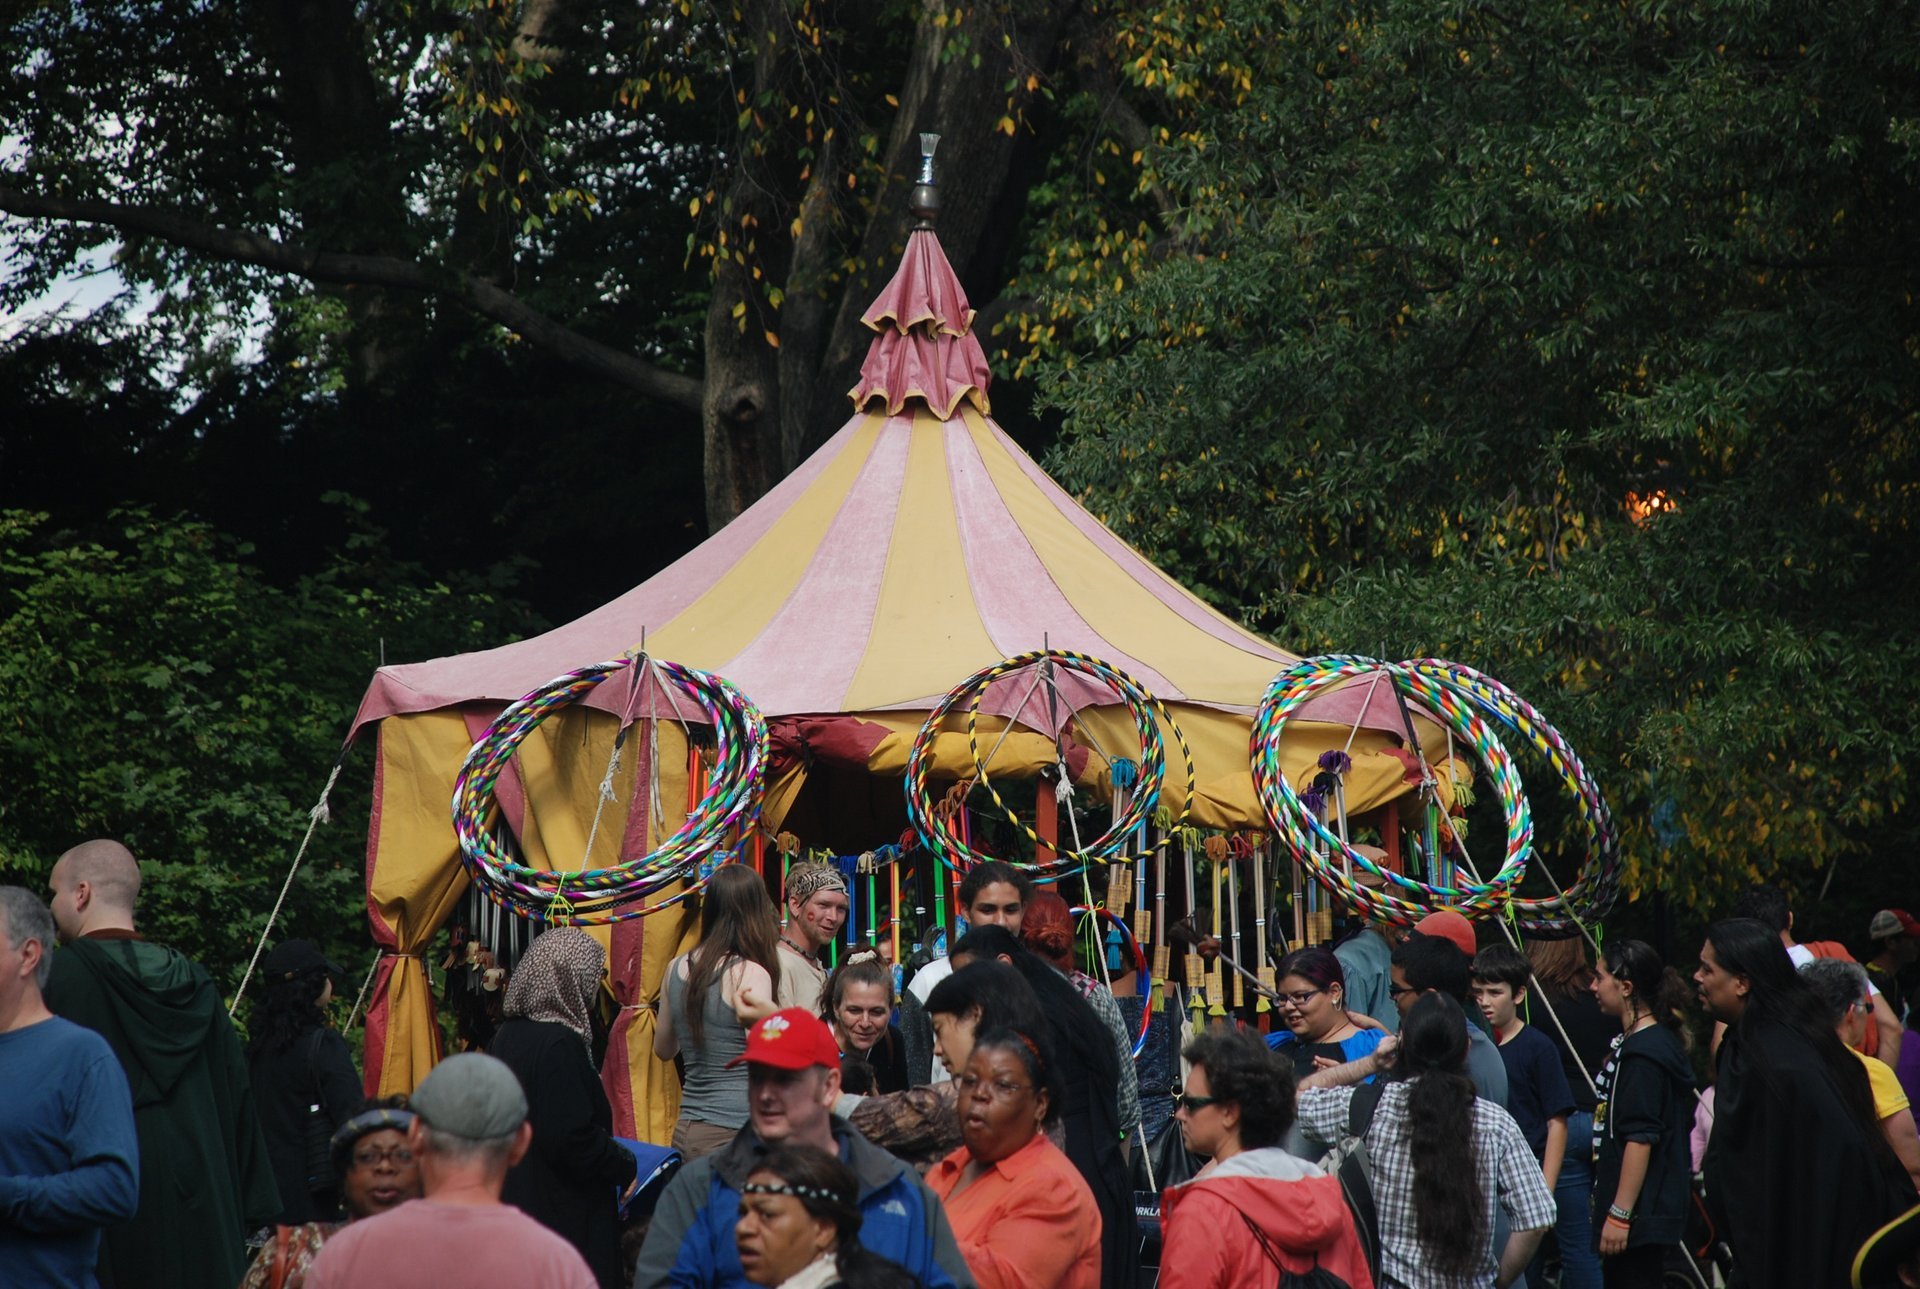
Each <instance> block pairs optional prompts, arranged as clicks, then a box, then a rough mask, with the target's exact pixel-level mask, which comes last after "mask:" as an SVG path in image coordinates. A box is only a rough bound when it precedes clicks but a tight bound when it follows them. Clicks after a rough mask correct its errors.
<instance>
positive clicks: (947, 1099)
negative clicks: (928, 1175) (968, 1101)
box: [846, 1082, 960, 1159]
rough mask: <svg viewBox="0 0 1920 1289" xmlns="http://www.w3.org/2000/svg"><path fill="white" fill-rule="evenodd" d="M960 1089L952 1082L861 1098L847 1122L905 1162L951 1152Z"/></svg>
mask: <svg viewBox="0 0 1920 1289" xmlns="http://www.w3.org/2000/svg"><path fill="white" fill-rule="evenodd" d="M958 1096H959V1089H958V1088H956V1087H955V1086H954V1085H953V1084H952V1083H951V1082H948V1083H934V1084H930V1085H926V1086H923V1087H917V1088H908V1089H907V1090H906V1091H905V1092H889V1093H885V1094H883V1095H881V1096H871V1097H863V1098H861V1099H860V1101H859V1103H858V1104H856V1105H855V1106H853V1107H852V1108H851V1110H850V1111H849V1112H848V1113H847V1115H846V1119H847V1122H848V1123H851V1124H852V1125H853V1126H854V1127H855V1128H856V1129H858V1130H859V1133H860V1135H861V1136H863V1137H865V1138H866V1139H867V1140H868V1141H870V1142H872V1143H873V1144H874V1145H876V1146H878V1147H880V1149H882V1150H885V1151H887V1152H889V1153H890V1154H893V1155H897V1156H899V1157H901V1158H904V1159H919V1158H924V1157H926V1156H928V1155H934V1154H941V1153H945V1152H946V1151H949V1150H952V1149H953V1148H954V1146H956V1145H958V1144H959V1141H960V1119H959V1115H958V1114H957V1112H956V1106H957V1104H958V1102H957V1097H958Z"/></svg>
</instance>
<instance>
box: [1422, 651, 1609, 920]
mask: <svg viewBox="0 0 1920 1289" xmlns="http://www.w3.org/2000/svg"><path fill="white" fill-rule="evenodd" d="M1404 665H1405V666H1407V667H1409V668H1411V669H1412V670H1413V671H1415V672H1417V673H1418V674H1420V675H1422V676H1426V677H1429V678H1430V679H1432V680H1434V681H1437V682H1438V683H1439V684H1441V685H1443V686H1445V687H1447V688H1448V689H1450V690H1454V691H1457V692H1458V693H1460V694H1461V695H1462V696H1464V697H1465V698H1466V699H1467V700H1468V701H1469V702H1471V703H1473V705H1474V706H1476V707H1477V708H1479V709H1480V711H1481V712H1482V713H1484V714H1485V715H1487V716H1490V717H1492V718H1493V719H1494V720H1496V721H1498V722H1500V724H1502V725H1504V726H1505V727H1506V728H1508V729H1510V730H1512V731H1513V732H1514V733H1516V734H1518V735H1520V736H1521V737H1522V738H1524V739H1526V740H1527V742H1528V743H1530V744H1531V745H1532V746H1533V747H1534V748H1535V749H1536V750H1537V751H1539V752H1540V753H1541V755H1543V756H1545V757H1546V759H1547V763H1548V764H1549V765H1550V766H1552V767H1553V771H1554V773H1555V774H1557V775H1559V776H1560V781H1561V782H1562V783H1563V784H1565V785H1566V787H1567V789H1568V790H1569V791H1570V792H1571V793H1572V794H1573V797H1574V801H1575V803H1576V807H1577V809H1578V813H1579V816H1580V823H1581V826H1582V828H1583V829H1584V830H1585V832H1586V835H1587V853H1586V856H1585V858H1584V860H1583V861H1582V863H1581V865H1580V871H1579V873H1578V874H1577V875H1576V876H1575V878H1574V880H1573V882H1572V884H1571V885H1569V886H1567V887H1566V888H1565V890H1563V891H1562V892H1560V893H1559V894H1557V895H1554V896H1550V897H1542V898H1539V899H1534V898H1529V897H1525V896H1520V895H1515V896H1513V897H1512V899H1511V900H1510V902H1509V906H1510V908H1511V910H1512V912H1513V914H1514V917H1515V918H1516V920H1517V921H1518V922H1519V925H1520V929H1521V930H1523V931H1525V932H1527V933H1528V934H1530V935H1542V934H1546V935H1552V934H1556V933H1565V932H1570V931H1577V930H1578V929H1579V927H1580V924H1581V923H1583V922H1591V921H1593V920H1594V919H1596V918H1600V917H1604V916H1605V915H1606V913H1607V912H1608V910H1610V909H1611V908H1612V907H1613V902H1614V899H1615V897H1616V896H1618V894H1619V885H1620V853H1619V838H1618V835H1617V834H1616V833H1615V831H1614V827H1613V815H1612V812H1610V811H1609V810H1608V809H1607V802H1606V798H1604V797H1603V796H1601V794H1600V786H1599V784H1598V783H1597V782H1596V781H1595V780H1594V777H1593V775H1592V774H1590V773H1589V772H1588V771H1587V767H1586V765H1585V764H1584V763H1583V762H1582V761H1581V760H1580V756H1579V754H1578V753H1576V752H1575V751H1574V750H1573V747H1572V746H1571V745H1570V744H1569V743H1568V742H1567V740H1566V739H1565V737H1564V736H1562V735H1561V733H1560V731H1559V730H1557V729H1555V728H1554V727H1553V726H1552V725H1551V724H1550V723H1548V721H1547V719H1546V718H1545V717H1544V716H1542V715H1541V714H1540V713H1539V711H1537V710H1536V709H1535V708H1534V707H1533V706H1532V704H1530V703H1528V702H1527V701H1526V700H1525V699H1524V698H1521V697H1520V696H1519V695H1518V694H1516V693H1514V692H1513V691H1512V690H1511V689H1509V688H1507V687H1506V686H1505V685H1503V684H1501V683H1500V682H1499V681H1497V680H1495V679H1494V678H1493V677H1491V676H1488V675H1486V674H1485V673H1483V672H1479V671H1476V670H1474V669H1473V668H1472V667H1468V666H1466V665H1464V664H1462V663H1457V662H1448V661H1446V660H1445V659H1442V658H1419V659H1413V660H1410V661H1408V662H1407V663H1405V664H1404Z"/></svg>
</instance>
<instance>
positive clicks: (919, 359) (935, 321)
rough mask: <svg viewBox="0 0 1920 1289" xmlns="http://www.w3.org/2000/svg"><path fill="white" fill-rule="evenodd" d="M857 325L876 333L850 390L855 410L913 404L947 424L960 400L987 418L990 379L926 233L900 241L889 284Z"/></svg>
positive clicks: (953, 283) (948, 271)
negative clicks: (875, 403)
mask: <svg viewBox="0 0 1920 1289" xmlns="http://www.w3.org/2000/svg"><path fill="white" fill-rule="evenodd" d="M860 320H861V321H862V322H864V323H866V324H867V326H869V327H871V328H873V330H874V331H875V332H877V333H878V334H877V335H875V336H874V338H873V344H872V345H871V346H869V347H868V349H867V360H866V361H865V362H864V363H862V364H861V365H860V381H859V383H858V384H856V385H855V386H854V387H853V389H852V390H851V391H850V393H851V394H852V396H853V405H854V407H855V408H864V407H866V406H867V404H868V403H869V402H871V401H872V400H874V399H876V398H878V399H882V400H884V402H885V404H886V410H887V413H888V414H889V415H894V414H897V413H898V412H899V411H900V409H901V408H902V407H904V406H905V405H906V402H907V400H908V399H910V398H918V399H921V400H922V401H924V402H925V403H926V405H927V407H928V408H929V409H930V410H931V411H932V412H933V413H934V414H935V415H936V416H938V417H940V418H941V419H942V420H947V419H949V418H951V417H952V416H953V411H954V409H955V408H956V407H958V406H959V405H960V401H961V400H962V399H965V400H967V401H968V402H970V403H972V404H973V405H974V407H976V408H977V409H979V411H980V413H981V415H983V416H984V415H988V414H989V413H990V411H991V408H990V407H989V406H988V403H987V386H988V385H989V384H990V383H991V382H992V380H993V376H992V373H991V372H989V371H988V370H987V356H986V353H985V352H984V351H983V350H982V349H981V348H980V342H979V341H978V340H976V339H975V338H974V336H973V332H972V327H973V310H972V309H971V308H969V307H968V305H967V294H966V292H965V291H963V290H961V289H960V281H959V279H958V278H957V277H955V276H954V272H953V266H952V265H951V264H949V263H948V262H947V256H946V252H944V251H942V250H941V249H940V239H939V238H937V237H935V236H934V235H933V231H932V230H931V229H918V230H916V231H915V232H914V233H913V234H912V235H911V236H910V237H909V238H908V239H907V250H906V254H905V255H903V256H901V259H900V267H899V269H898V270H897V271H896V272H895V273H894V275H893V280H892V281H891V282H888V283H887V286H886V289H885V290H883V291H881V293H880V295H879V298H878V299H876V300H875V301H874V302H873V304H872V305H871V306H870V307H869V308H868V309H867V311H866V313H864V314H862V315H861V318H860Z"/></svg>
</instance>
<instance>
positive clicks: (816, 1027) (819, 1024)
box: [727, 1007, 840, 1070]
mask: <svg viewBox="0 0 1920 1289" xmlns="http://www.w3.org/2000/svg"><path fill="white" fill-rule="evenodd" d="M742 1061H746V1062H749V1063H751V1064H754V1065H771V1066H773V1067H774V1068H775V1069H780V1070H804V1069H807V1068H808V1067H809V1066H814V1065H824V1066H826V1067H827V1068H828V1069H834V1070H837V1069H839V1068H840V1045H839V1044H838V1043H836V1042H834V1041H833V1031H832V1030H831V1029H828V1028H827V1022H825V1021H823V1020H821V1019H820V1018H819V1017H818V1016H816V1015H814V1014H813V1013H812V1012H810V1011H808V1010H807V1009H806V1008H804V1007H789V1008H787V1009H786V1010H785V1011H777V1012H775V1013H774V1014H773V1015H771V1016H763V1017H761V1018H760V1019H759V1020H757V1021H755V1022H754V1025H753V1028H752V1029H750V1030H748V1031H747V1050H746V1051H745V1052H744V1053H743V1054H741V1055H739V1056H736V1057H734V1058H733V1059H732V1060H731V1061H728V1062H727V1068H728V1069H732V1068H733V1067H734V1066H736V1065H739V1064H740V1063H741V1062H742Z"/></svg>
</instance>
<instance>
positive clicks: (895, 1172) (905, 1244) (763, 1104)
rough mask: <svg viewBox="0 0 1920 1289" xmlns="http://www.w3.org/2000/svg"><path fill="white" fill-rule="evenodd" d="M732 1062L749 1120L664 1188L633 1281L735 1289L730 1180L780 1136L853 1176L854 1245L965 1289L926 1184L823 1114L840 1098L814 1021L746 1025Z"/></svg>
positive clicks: (738, 1275) (739, 1279)
mask: <svg viewBox="0 0 1920 1289" xmlns="http://www.w3.org/2000/svg"><path fill="white" fill-rule="evenodd" d="M739 1060H741V1061H745V1062H746V1065H747V1088H748V1092H747V1110H748V1114H749V1115H750V1116H751V1118H750V1121H749V1122H748V1124H747V1126H746V1127H744V1128H742V1129H741V1130H740V1134H739V1135H738V1136H737V1137H735V1138H734V1139H733V1142H732V1144H730V1145H728V1146H726V1147H725V1148H724V1149H722V1150H719V1151H716V1152H715V1153H713V1154H711V1155H706V1156H703V1157H702V1158H700V1159H697V1160H695V1161H694V1162H693V1163H691V1164H689V1165H687V1166H686V1167H685V1168H684V1169H682V1170H681V1171H680V1174H679V1175H678V1176H677V1177H675V1178H674V1179H673V1181H672V1182H671V1183H669V1184H668V1186H667V1189H666V1192H665V1193H664V1194H663V1195H661V1197H660V1203H659V1205H658V1206H657V1207H656V1208H655V1209H654V1214H653V1224H652V1226H651V1227H649V1228H648V1230H647V1242H646V1244H645V1245H644V1246H642V1247H641V1250H640V1263H639V1266H638V1267H637V1268H636V1269H635V1271H634V1281H633V1283H634V1286H635V1289H658V1287H659V1286H666V1285H671V1286H674V1289H747V1286H748V1284H749V1282H748V1280H747V1278H746V1274H745V1273H744V1272H743V1271H742V1270H741V1268H740V1255H739V1252H738V1251H737V1249H736V1247H735V1245H734V1240H733V1228H734V1224H735V1223H736V1222H738V1221H739V1220H740V1187H741V1185H742V1184H744V1183H745V1181H746V1179H747V1174H748V1173H750V1172H752V1171H753V1166H754V1163H755V1161H756V1160H758V1159H759V1158H760V1157H761V1156H762V1155H764V1154H766V1152H767V1150H768V1149H769V1148H770V1147H772V1146H777V1145H783V1144H786V1143H789V1142H793V1143H799V1144H803V1145H809V1146H818V1147H819V1148H820V1149H822V1150H826V1151H831V1152H832V1153H833V1154H834V1155H836V1156H837V1157H838V1158H839V1159H840V1161H841V1162H842V1163H844V1164H846V1165H847V1166H848V1167H849V1168H851V1169H852V1170H853V1173H854V1176H856V1177H858V1178H859V1179H860V1212H861V1215H862V1217H863V1219H864V1220H863V1221H862V1222H861V1223H860V1243H862V1244H864V1245H866V1246H867V1248H869V1249H871V1250H873V1252H875V1253H877V1254H879V1255H880V1256H881V1257H884V1258H891V1259H892V1260H893V1261H895V1262H897V1263H899V1264H900V1265H901V1266H903V1267H905V1268H906V1269H907V1270H908V1271H911V1272H912V1273H913V1274H914V1275H916V1276H918V1277H919V1278H920V1280H921V1282H922V1283H924V1284H925V1285H927V1286H928V1289H973V1276H972V1274H971V1273H970V1272H969V1271H968V1270H967V1264H966V1262H965V1260H963V1259H962V1258H961V1256H960V1248H959V1246H958V1245H956V1244H955V1243H954V1240H953V1229H952V1228H951V1227H950V1226H948V1225H947V1215H946V1213H945V1212H944V1211H943V1210H942V1209H941V1207H940V1201H939V1200H938V1199H937V1198H935V1196H934V1194H933V1192H931V1191H929V1190H928V1189H927V1188H926V1186H925V1184H924V1183H922V1182H921V1181H920V1179H919V1177H918V1176H917V1175H916V1174H915V1173H914V1172H913V1170H912V1169H910V1168H908V1167H907V1166H906V1165H905V1164H903V1163H901V1162H900V1161H899V1160H897V1159H895V1158H894V1157H893V1156H892V1155H889V1154H888V1153H887V1152H886V1151H884V1150H881V1149H880V1148H879V1147H878V1146H875V1145H873V1144H872V1143H871V1142H869V1141H868V1140H867V1139H866V1138H865V1137H862V1136H861V1135H860V1134H859V1133H858V1132H856V1131H855V1130H854V1129H853V1128H851V1127H849V1126H848V1124H847V1121H846V1120H844V1119H841V1118H838V1117H836V1116H835V1115H834V1114H833V1113H832V1107H833V1103H834V1101H835V1100H836V1099H837V1098H838V1097H839V1095H840V1048H839V1045H838V1044H836V1043H835V1042H834V1041H833V1032H832V1031H831V1030H829V1029H828V1028H827V1025H826V1022H824V1021H822V1020H821V1019H820V1018H819V1017H818V1016H815V1015H814V1014H813V1013H811V1012H808V1011H805V1010H803V1009H801V1008H798V1007H792V1008H788V1009H787V1010H786V1011H780V1012H775V1013H774V1014H773V1015H771V1016H768V1017H766V1018H765V1019H763V1020H761V1021H759V1022H758V1023H756V1024H755V1025H754V1027H753V1028H752V1029H751V1030H749V1031H748V1033H747V1050H746V1054H745V1055H744V1056H742V1057H740V1058H739ZM736 1063H738V1062H736Z"/></svg>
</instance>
